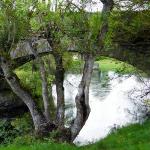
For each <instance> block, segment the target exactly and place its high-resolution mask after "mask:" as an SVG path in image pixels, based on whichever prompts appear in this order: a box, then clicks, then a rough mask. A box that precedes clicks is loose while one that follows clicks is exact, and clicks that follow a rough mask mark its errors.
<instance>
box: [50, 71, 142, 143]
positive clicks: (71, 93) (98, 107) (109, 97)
mask: <svg viewBox="0 0 150 150" xmlns="http://www.w3.org/2000/svg"><path fill="white" fill-rule="evenodd" d="M112 78H113V79H112ZM110 79H111V80H110ZM80 80H81V75H76V74H67V75H66V78H65V81H64V87H65V100H66V105H68V106H72V107H70V108H69V109H67V111H66V116H69V117H70V116H72V117H74V116H75V113H76V110H75V102H74V99H75V95H76V93H77V86H78V84H79V82H80ZM141 86H143V85H142V83H141V82H139V81H138V79H137V77H136V76H134V75H133V76H131V77H126V76H122V77H118V75H117V74H115V73H113V72H109V73H108V75H107V74H100V73H98V72H94V74H93V78H92V81H91V85H90V95H89V99H90V107H91V113H90V116H89V118H88V120H87V122H86V124H85V126H84V127H83V129H82V130H81V132H80V134H79V135H78V136H77V138H76V139H75V141H74V142H75V143H80V144H81V145H83V144H87V143H89V142H94V141H97V140H99V139H101V138H104V137H105V136H106V135H107V134H108V133H109V132H110V131H111V128H113V127H114V126H116V127H117V126H122V125H126V124H128V123H134V122H136V121H137V120H134V118H133V115H131V114H130V113H129V112H128V110H131V111H132V110H134V109H135V110H136V108H135V105H134V104H133V103H132V101H131V100H130V99H129V97H128V93H129V92H130V91H131V90H133V89H134V88H136V87H141ZM54 89H55V87H53V90H54ZM54 91H55V90H54ZM54 93H55V92H54ZM54 95H56V94H54Z"/></svg>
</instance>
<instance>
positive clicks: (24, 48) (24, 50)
mask: <svg viewBox="0 0 150 150" xmlns="http://www.w3.org/2000/svg"><path fill="white" fill-rule="evenodd" d="M36 44H37V51H38V52H37V53H39V54H40V53H46V52H47V53H48V52H51V51H52V49H51V47H50V45H49V44H48V42H47V40H46V39H40V40H36ZM32 54H33V52H32V49H31V47H30V44H29V42H28V41H22V42H20V43H18V45H17V47H16V49H13V50H12V51H11V52H10V56H11V58H13V59H15V58H18V57H24V56H28V55H32Z"/></svg>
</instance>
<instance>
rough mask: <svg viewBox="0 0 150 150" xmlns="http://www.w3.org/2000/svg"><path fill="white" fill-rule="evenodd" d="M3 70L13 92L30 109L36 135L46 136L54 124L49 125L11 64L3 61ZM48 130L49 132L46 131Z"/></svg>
mask: <svg viewBox="0 0 150 150" xmlns="http://www.w3.org/2000/svg"><path fill="white" fill-rule="evenodd" d="M1 68H2V70H3V73H4V77H5V79H6V81H7V83H8V84H9V86H10V87H11V89H12V91H13V92H14V93H15V94H16V95H17V96H18V97H19V98H20V99H21V100H22V101H23V102H24V103H25V104H26V106H27V107H28V109H29V111H30V113H31V116H32V120H33V123H34V126H35V131H36V133H38V134H40V135H43V134H46V133H47V131H50V130H52V128H53V127H54V126H53V125H52V124H48V123H47V120H46V118H45V117H44V115H43V114H42V112H40V111H39V110H38V106H37V104H36V102H35V101H34V99H33V98H32V96H31V95H30V94H29V93H28V92H27V91H26V90H24V88H23V87H22V86H21V84H20V82H19V79H18V77H17V76H16V74H15V73H14V72H13V71H12V69H11V68H10V66H9V63H8V61H7V60H5V59H3V58H2V59H1ZM46 130H47V131H46Z"/></svg>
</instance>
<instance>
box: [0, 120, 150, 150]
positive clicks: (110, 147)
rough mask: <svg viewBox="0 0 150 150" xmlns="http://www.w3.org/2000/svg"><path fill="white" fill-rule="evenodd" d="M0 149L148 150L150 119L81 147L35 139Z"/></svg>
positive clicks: (149, 149) (149, 146)
mask: <svg viewBox="0 0 150 150" xmlns="http://www.w3.org/2000/svg"><path fill="white" fill-rule="evenodd" d="M0 150H150V121H145V122H144V123H143V124H134V125H129V126H127V127H123V128H120V129H117V130H116V131H115V132H113V133H111V134H110V135H108V136H107V137H106V138H104V139H102V140H101V141H99V142H97V143H95V144H92V145H88V146H83V147H77V146H74V145H69V144H66V143H54V142H39V141H37V142H34V143H32V144H29V145H26V144H23V145H20V144H12V145H9V146H1V147H0Z"/></svg>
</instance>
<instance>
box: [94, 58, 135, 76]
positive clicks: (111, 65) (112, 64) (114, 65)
mask: <svg viewBox="0 0 150 150" xmlns="http://www.w3.org/2000/svg"><path fill="white" fill-rule="evenodd" d="M96 62H97V63H98V64H99V66H100V70H101V71H103V72H107V71H115V72H118V73H121V74H126V73H135V72H136V71H137V69H136V68H135V67H133V66H132V65H129V64H127V63H125V62H121V61H118V60H115V59H112V58H100V59H99V60H98V61H96Z"/></svg>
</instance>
